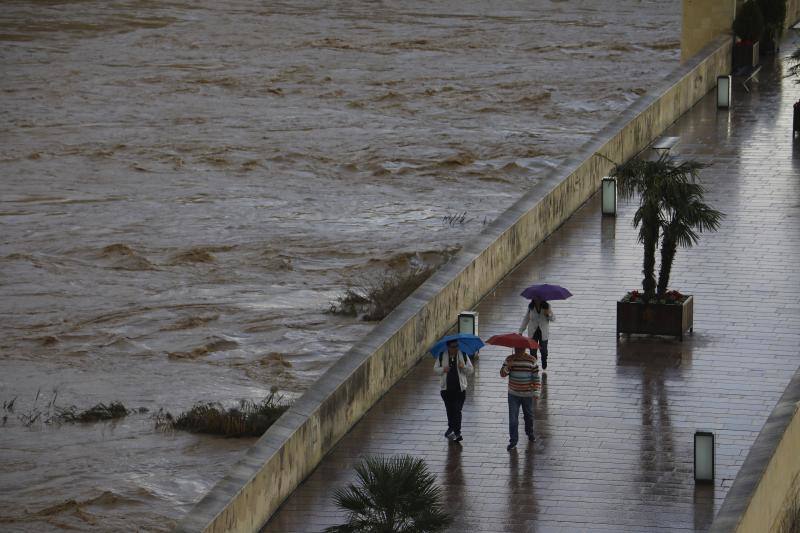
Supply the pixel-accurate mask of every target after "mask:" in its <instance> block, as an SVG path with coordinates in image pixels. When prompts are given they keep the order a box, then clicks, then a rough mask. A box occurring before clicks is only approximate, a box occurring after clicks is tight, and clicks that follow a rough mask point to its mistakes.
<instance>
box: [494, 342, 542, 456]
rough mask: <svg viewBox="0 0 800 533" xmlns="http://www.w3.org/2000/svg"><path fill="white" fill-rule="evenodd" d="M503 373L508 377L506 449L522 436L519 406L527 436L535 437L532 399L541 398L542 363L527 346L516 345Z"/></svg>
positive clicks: (502, 370)
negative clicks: (520, 433)
mask: <svg viewBox="0 0 800 533" xmlns="http://www.w3.org/2000/svg"><path fill="white" fill-rule="evenodd" d="M500 376H501V377H504V378H505V377H508V433H509V440H508V446H507V447H506V450H508V451H511V450H513V449H514V448H516V447H517V441H518V440H519V409H520V407H521V408H522V418H523V420H524V422H525V434H526V435H527V436H528V440H529V441H530V442H533V441H535V440H536V437H535V435H534V434H533V399H534V398H539V396H540V395H541V390H542V381H541V378H540V377H539V365H538V363H537V361H536V356H535V355H532V354H530V353H528V352H526V351H525V348H523V347H519V348H514V353H512V354H511V355H509V356H508V357H506V359H505V361H504V362H503V366H502V367H501V368H500Z"/></svg>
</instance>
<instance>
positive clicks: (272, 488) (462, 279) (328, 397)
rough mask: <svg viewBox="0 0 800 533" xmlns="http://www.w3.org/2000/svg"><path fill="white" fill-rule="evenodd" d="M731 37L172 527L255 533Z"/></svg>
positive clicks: (480, 250)
mask: <svg viewBox="0 0 800 533" xmlns="http://www.w3.org/2000/svg"><path fill="white" fill-rule="evenodd" d="M730 56H731V41H730V39H719V40H717V41H715V42H714V43H713V44H712V46H710V47H709V49H707V50H706V53H705V55H704V56H700V57H696V58H694V59H692V60H691V61H689V62H688V63H687V64H686V65H684V66H682V67H680V68H679V69H678V70H677V71H675V72H673V73H672V74H671V75H669V76H668V77H667V79H666V80H665V81H664V82H663V83H662V84H661V85H660V86H658V87H656V88H654V89H653V92H652V94H648V95H645V96H644V97H642V99H640V100H639V101H638V102H636V103H634V104H633V105H632V106H631V108H630V109H628V110H627V111H626V112H624V113H623V114H622V116H620V117H619V119H618V120H616V121H615V122H614V123H612V124H610V125H609V126H607V127H606V128H605V129H604V130H603V131H601V132H600V133H599V134H598V135H597V136H596V138H595V139H594V140H592V141H590V142H589V143H587V145H585V146H584V147H582V148H581V149H580V150H579V151H577V153H575V154H573V155H572V156H571V157H570V158H569V159H568V160H567V161H566V162H565V163H564V164H563V165H562V167H560V168H559V169H557V170H556V171H554V172H553V173H552V174H551V175H550V176H547V177H546V178H545V179H544V180H543V181H542V182H541V183H539V184H538V185H537V186H535V187H534V188H533V189H532V190H531V191H530V192H528V193H527V194H526V195H525V196H524V197H523V198H521V199H520V200H519V201H518V202H517V203H516V204H514V205H513V206H512V207H511V208H510V209H509V210H508V211H506V212H505V213H503V214H502V215H501V216H500V217H499V218H498V219H497V220H496V221H495V222H493V223H492V224H491V225H490V226H489V227H488V228H486V229H485V230H484V232H482V233H481V234H480V235H478V236H477V237H476V238H475V239H473V240H472V241H470V242H468V243H467V244H466V245H465V247H464V249H463V250H462V251H461V252H460V253H459V254H457V255H456V256H455V257H454V258H453V260H452V261H450V262H449V263H448V264H447V265H445V266H444V267H442V269H440V270H439V271H438V272H437V273H436V274H434V276H432V277H431V278H430V279H429V280H428V281H426V282H425V283H424V284H423V285H422V287H420V288H419V289H418V290H417V291H416V292H415V293H414V294H412V295H411V296H410V297H409V298H408V299H406V300H405V301H404V302H403V303H402V304H401V305H400V306H399V307H398V308H397V309H396V310H395V311H394V312H393V313H392V314H390V315H389V316H388V317H387V318H386V319H385V320H384V321H382V322H381V323H380V324H379V325H378V326H377V327H376V328H375V330H374V331H373V332H372V333H371V334H370V336H369V337H368V338H366V339H363V340H362V341H360V342H359V343H358V344H356V345H355V346H354V347H353V348H352V349H351V350H350V351H349V352H348V353H347V354H345V355H344V356H343V357H342V359H340V360H339V361H338V362H337V363H336V364H334V366H333V367H331V369H330V370H328V371H327V372H326V373H325V374H324V375H323V376H322V377H321V378H320V379H319V380H318V381H317V382H316V383H315V384H314V385H313V387H312V388H311V390H309V391H308V392H307V393H306V394H305V395H304V396H302V397H301V398H300V399H298V400H297V402H295V404H294V405H293V406H292V407H291V408H290V409H289V410H288V411H287V412H286V413H285V414H284V416H282V417H281V418H280V419H279V420H278V421H277V422H276V423H275V424H274V425H273V426H272V427H271V428H270V429H269V430H268V431H267V432H266V433H265V434H264V436H263V437H261V439H259V441H258V442H257V443H256V444H255V445H254V446H253V447H252V448H251V449H250V450H248V452H247V454H246V456H245V457H244V458H243V459H242V460H241V461H240V462H239V463H238V464H237V465H236V466H235V467H234V468H233V469H232V471H231V472H230V473H229V474H228V475H227V476H226V477H225V478H224V479H223V480H222V481H221V482H219V483H218V484H217V485H216V486H215V487H214V488H213V489H212V491H211V492H210V493H209V494H208V495H206V497H205V498H203V500H201V501H200V503H198V504H197V505H196V506H195V508H194V509H192V510H191V511H190V512H189V514H188V515H187V516H186V517H185V518H184V519H183V520H182V521H181V522H180V523H179V524H178V527H177V530H178V531H208V532H222V531H257V530H258V529H259V528H260V527H262V526H263V524H264V523H266V521H267V520H268V519H269V517H270V516H271V515H272V513H273V512H274V511H275V510H276V509H277V507H278V506H279V505H280V504H281V503H282V502H283V500H284V499H285V498H286V497H287V496H288V495H289V494H290V493H291V492H292V491H293V490H294V489H295V487H296V486H297V485H298V484H299V483H300V482H301V481H302V480H303V479H305V477H306V476H308V475H309V474H310V473H311V471H312V470H313V469H314V468H315V467H316V466H317V465H318V464H319V462H320V461H321V460H322V458H323V456H324V455H325V454H326V453H327V452H328V451H330V450H331V448H332V447H333V446H334V445H335V444H336V443H337V442H338V440H339V439H340V438H341V437H342V436H343V435H344V434H345V433H346V432H347V431H349V430H350V428H351V427H352V426H353V425H354V424H355V423H356V422H357V421H358V420H359V419H360V418H361V417H362V416H363V415H364V414H365V413H366V411H367V410H368V409H369V408H370V407H371V406H372V405H373V404H374V403H375V402H376V401H377V400H378V399H379V398H380V397H381V396H382V395H383V394H385V393H386V392H387V391H388V390H389V389H390V388H391V387H392V385H394V383H396V382H397V380H398V379H400V378H401V377H402V376H403V375H404V374H405V373H406V372H408V370H409V369H411V367H413V366H414V365H415V364H416V363H417V362H418V360H419V359H420V357H422V356H423V353H422V352H423V350H424V349H425V348H426V347H427V346H430V345H431V344H433V342H434V341H435V340H436V339H437V338H438V337H439V336H440V335H442V334H443V333H444V332H446V331H447V330H448V329H449V328H450V327H452V325H453V322H454V320H455V317H456V315H457V313H458V312H459V311H460V310H463V309H470V308H472V307H473V306H474V305H475V304H476V303H477V302H478V301H479V300H480V298H482V297H483V296H484V295H486V294H487V293H488V292H489V291H490V290H492V288H494V287H495V286H496V285H497V284H498V283H499V282H500V281H501V280H502V279H503V278H504V277H505V276H506V275H507V274H508V273H509V272H510V271H511V270H512V269H513V268H514V267H515V266H516V265H517V264H518V263H519V262H520V261H522V260H523V259H524V258H525V257H526V256H527V255H528V254H529V253H530V252H531V251H532V250H533V249H534V248H535V247H536V246H538V245H539V244H540V243H541V242H542V241H543V240H544V238H545V237H547V236H548V235H549V234H550V233H552V232H553V231H555V230H556V229H557V228H558V226H560V225H561V224H562V223H563V222H564V221H565V220H566V219H567V218H569V216H570V215H572V213H574V212H575V210H577V209H578V208H579V207H580V206H581V205H582V204H583V203H584V202H585V201H586V200H587V199H589V197H591V196H592V195H593V194H595V193H596V192H597V190H598V188H599V186H600V180H601V178H602V177H603V176H604V175H606V174H607V173H608V172H609V170H610V169H611V164H610V163H609V162H608V161H607V160H606V159H603V158H601V157H596V156H594V155H593V154H595V153H596V152H599V153H602V154H604V155H605V156H606V157H608V158H610V159H612V160H614V161H617V162H623V161H626V160H627V159H629V158H631V157H632V156H634V155H635V154H636V153H638V152H639V151H641V150H642V149H644V148H645V147H646V146H647V145H648V144H649V143H650V142H652V140H653V139H654V138H655V137H657V136H658V135H660V134H661V132H662V131H664V129H665V128H666V127H667V126H669V125H670V124H672V123H673V122H674V121H675V120H676V119H677V118H678V117H679V116H680V115H682V114H683V113H684V112H686V111H687V110H688V109H689V108H690V107H691V106H692V105H694V104H695V103H696V102H697V101H698V100H699V99H700V98H701V97H702V96H703V95H705V94H706V93H707V92H708V91H710V90H712V89H713V88H714V86H715V84H716V77H717V75H719V74H727V73H728V72H729V71H730Z"/></svg>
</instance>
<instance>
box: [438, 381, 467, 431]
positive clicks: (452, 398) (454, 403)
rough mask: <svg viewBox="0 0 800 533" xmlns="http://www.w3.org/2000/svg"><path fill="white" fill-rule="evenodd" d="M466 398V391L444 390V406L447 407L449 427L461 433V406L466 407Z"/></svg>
mask: <svg viewBox="0 0 800 533" xmlns="http://www.w3.org/2000/svg"><path fill="white" fill-rule="evenodd" d="M466 399H467V392H466V391H462V390H456V391H451V390H443V391H442V400H444V408H445V409H447V429H449V430H452V431H454V432H456V433H459V434H460V433H461V408H462V407H464V400H466Z"/></svg>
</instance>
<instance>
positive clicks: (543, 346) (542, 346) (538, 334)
mask: <svg viewBox="0 0 800 533" xmlns="http://www.w3.org/2000/svg"><path fill="white" fill-rule="evenodd" d="M532 338H533V340H535V341H537V342H538V343H539V350H540V351H541V352H542V368H543V369H544V368H547V341H546V340H545V341H543V340H542V330H540V329H539V328H536V331H534V332H533V337H532ZM531 353H532V354H533V355H536V350H531Z"/></svg>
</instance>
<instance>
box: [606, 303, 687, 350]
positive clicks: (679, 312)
mask: <svg viewBox="0 0 800 533" xmlns="http://www.w3.org/2000/svg"><path fill="white" fill-rule="evenodd" d="M693 315H694V298H693V297H692V296H691V295H688V296H687V298H686V299H685V300H684V301H683V303H682V304H659V303H648V304H643V303H638V302H635V303H631V302H623V301H618V302H617V337H619V335H620V333H626V334H631V333H642V334H649V335H672V336H673V337H678V339H680V340H683V334H684V332H686V331H689V332H691V331H693V329H694V327H693V324H692V320H693Z"/></svg>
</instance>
